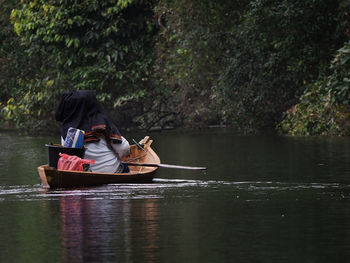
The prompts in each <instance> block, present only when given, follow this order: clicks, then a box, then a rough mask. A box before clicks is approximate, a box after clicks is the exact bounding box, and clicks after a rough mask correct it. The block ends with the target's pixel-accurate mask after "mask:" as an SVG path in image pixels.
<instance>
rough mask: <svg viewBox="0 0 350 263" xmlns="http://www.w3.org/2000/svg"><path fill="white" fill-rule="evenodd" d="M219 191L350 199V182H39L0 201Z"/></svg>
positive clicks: (3, 190)
mask: <svg viewBox="0 0 350 263" xmlns="http://www.w3.org/2000/svg"><path fill="white" fill-rule="evenodd" d="M216 192H220V193H222V194H223V195H225V196H227V195H229V196H231V197H233V198H237V199H239V198H245V199H246V201H251V200H260V201H261V200H270V199H271V198H273V197H274V196H276V197H275V198H278V197H279V196H281V195H282V194H286V193H289V195H292V196H293V195H294V196H293V198H296V199H298V198H302V197H303V196H305V195H306V194H308V196H311V197H313V198H320V197H322V196H327V197H328V198H329V197H331V198H339V196H340V197H341V198H343V199H350V198H349V192H350V185H346V184H340V183H290V182H273V181H268V182H263V181H255V182H252V181H247V182H244V181H242V182H230V181H210V180H209V181H205V180H185V179H161V178H157V179H155V180H154V182H153V183H150V184H110V185H104V186H99V187H89V188H76V189H53V190H51V189H43V188H41V187H40V185H39V184H37V185H17V186H0V202H3V201H35V200H59V199H60V198H61V197H67V198H69V197H79V198H84V199H86V200H100V199H111V200H115V199H121V200H123V199H160V198H191V197H200V196H201V195H203V193H206V194H212V193H216ZM267 196H268V197H267ZM252 197H254V198H252ZM261 197H263V198H262V199H261Z"/></svg>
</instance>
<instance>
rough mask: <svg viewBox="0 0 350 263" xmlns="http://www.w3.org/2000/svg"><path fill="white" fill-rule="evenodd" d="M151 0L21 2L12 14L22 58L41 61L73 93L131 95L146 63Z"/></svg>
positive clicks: (147, 60) (142, 74)
mask: <svg viewBox="0 0 350 263" xmlns="http://www.w3.org/2000/svg"><path fill="white" fill-rule="evenodd" d="M150 2H151V1H132V0H124V1H122V0H118V1H97V0H89V1H78V2H77V1H75V2H70V1H53V0H37V1H23V4H22V6H21V8H19V9H15V10H13V11H12V14H11V19H12V21H13V23H14V29H15V31H16V33H17V34H18V35H20V36H21V37H22V40H23V42H24V43H26V44H27V51H28V54H29V55H30V56H32V57H35V56H38V54H40V55H42V56H45V57H47V60H48V61H50V62H51V64H53V65H54V67H55V68H56V69H55V71H56V72H57V73H58V74H60V75H61V77H64V78H66V79H69V80H70V81H71V86H72V87H74V88H78V89H93V90H96V91H98V92H103V93H112V94H114V95H120V94H124V93H128V92H132V91H134V90H135V89H136V88H137V85H138V84H140V82H141V79H142V78H143V77H144V76H145V74H147V68H148V66H149V63H150V61H151V59H150V58H149V56H148V53H149V41H150V37H151V35H152V34H151V33H152V29H153V27H152V23H151V18H152V12H151V8H152V5H151V3H150Z"/></svg>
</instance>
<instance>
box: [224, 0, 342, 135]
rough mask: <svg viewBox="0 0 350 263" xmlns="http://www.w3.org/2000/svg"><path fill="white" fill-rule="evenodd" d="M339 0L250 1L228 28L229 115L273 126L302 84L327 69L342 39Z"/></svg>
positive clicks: (239, 121) (249, 125)
mask: <svg viewBox="0 0 350 263" xmlns="http://www.w3.org/2000/svg"><path fill="white" fill-rule="evenodd" d="M341 2H342V1H333V0H320V1H311V0H308V1H305V0H285V1H271V0H255V1H252V2H251V4H250V8H249V11H248V12H247V13H246V14H245V16H244V19H243V21H242V22H241V23H240V25H239V26H238V28H237V29H235V30H234V31H233V34H232V37H233V38H234V41H233V46H232V49H233V50H234V51H233V56H232V58H230V66H229V67H228V70H227V72H226V74H225V76H224V77H223V78H222V84H223V94H224V96H225V98H226V102H227V107H226V108H227V114H228V119H229V120H231V121H232V122H233V123H236V125H237V126H238V127H239V128H241V129H242V130H244V131H248V132H255V131H256V130H258V131H259V130H262V129H264V128H266V127H274V126H275V125H276V123H278V122H279V121H280V119H281V113H282V112H283V111H284V110H286V109H287V108H289V107H290V106H291V105H293V104H295V102H296V98H297V97H298V96H299V95H300V94H302V92H303V90H304V89H305V84H307V83H310V82H312V81H314V80H315V79H317V77H318V76H319V75H322V74H325V73H326V72H327V65H328V63H329V60H330V57H331V55H332V53H333V52H334V51H335V50H336V49H337V48H339V46H341V44H342V43H343V41H344V39H345V38H344V34H343V30H344V28H343V27H342V26H341V24H340V22H339V17H340V14H339V5H340V4H341Z"/></svg>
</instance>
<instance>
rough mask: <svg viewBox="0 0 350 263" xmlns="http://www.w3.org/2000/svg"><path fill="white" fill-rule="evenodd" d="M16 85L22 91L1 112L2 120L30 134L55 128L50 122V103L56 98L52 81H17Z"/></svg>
mask: <svg viewBox="0 0 350 263" xmlns="http://www.w3.org/2000/svg"><path fill="white" fill-rule="evenodd" d="M18 84H19V86H20V87H22V89H19V90H18V92H17V94H16V96H14V97H12V98H10V99H9V100H8V101H7V104H6V105H5V106H4V107H3V109H2V110H1V115H2V116H3V119H4V120H7V121H12V122H15V124H16V125H17V127H19V128H23V129H25V130H26V131H31V132H33V131H40V130H43V129H48V130H50V128H51V129H52V127H55V123H54V122H52V115H53V112H54V110H55V109H54V108H53V107H52V101H53V99H54V98H55V97H57V93H56V91H55V85H54V80H52V79H48V78H45V79H42V80H39V79H35V80H25V79H19V80H18Z"/></svg>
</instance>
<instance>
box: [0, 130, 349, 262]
mask: <svg viewBox="0 0 350 263" xmlns="http://www.w3.org/2000/svg"><path fill="white" fill-rule="evenodd" d="M125 135H126V137H127V138H129V139H131V138H135V139H136V140H139V139H141V138H142V137H143V136H142V135H140V134H125ZM150 135H151V137H152V138H153V139H154V143H153V148H154V149H155V150H156V152H157V153H158V154H159V156H160V158H161V160H162V162H163V163H170V164H183V165H193V166H207V167H208V168H209V170H208V171H207V172H206V173H203V172H198V171H185V170H170V169H162V170H159V172H158V175H157V178H156V179H155V181H154V183H152V184H145V185H106V186H100V187H93V188H85V189H69V190H64V189H61V190H50V191H45V190H43V189H41V188H40V181H39V177H38V175H37V171H36V167H37V166H39V165H41V164H44V163H46V162H47V154H46V148H45V146H44V144H45V143H48V142H57V141H58V140H57V139H56V138H54V137H18V136H16V135H15V134H9V133H2V134H1V137H0V144H1V151H0V211H1V213H0V262H26V263H29V262H271V263H274V262H293V263H295V262H317V263H320V262H327V263H328V262H349V258H350V139H349V138H289V137H240V136H236V135H234V134H231V133H228V132H225V131H219V130H213V131H210V132H197V133H175V132H169V133H154V134H150Z"/></svg>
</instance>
